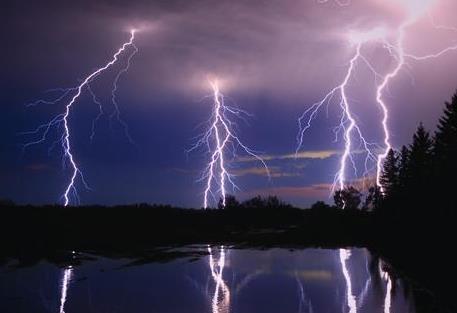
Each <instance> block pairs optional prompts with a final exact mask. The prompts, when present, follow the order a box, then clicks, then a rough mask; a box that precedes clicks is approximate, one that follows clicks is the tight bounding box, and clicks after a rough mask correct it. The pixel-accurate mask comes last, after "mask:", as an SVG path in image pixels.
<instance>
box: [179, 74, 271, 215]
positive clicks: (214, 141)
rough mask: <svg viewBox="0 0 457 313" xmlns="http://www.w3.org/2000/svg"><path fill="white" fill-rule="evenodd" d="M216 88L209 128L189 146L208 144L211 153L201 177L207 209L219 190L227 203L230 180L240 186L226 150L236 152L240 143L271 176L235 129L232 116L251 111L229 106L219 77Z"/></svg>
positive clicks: (213, 88) (262, 162)
mask: <svg viewBox="0 0 457 313" xmlns="http://www.w3.org/2000/svg"><path fill="white" fill-rule="evenodd" d="M210 85H211V88H212V90H213V94H212V100H213V111H212V116H211V119H210V121H209V125H210V126H209V127H208V129H207V130H206V131H205V132H204V133H203V134H202V135H201V136H200V138H199V139H198V141H197V143H196V144H195V145H194V146H193V147H192V148H191V149H189V150H188V152H191V151H193V150H195V149H197V148H199V147H201V146H205V147H207V149H208V153H209V154H210V161H209V163H208V165H207V166H206V168H205V170H204V172H203V174H202V176H201V178H200V180H201V181H206V183H205V191H204V200H203V207H204V208H205V209H206V208H208V206H209V198H210V196H211V197H212V198H213V199H216V197H215V192H217V193H220V195H221V200H222V206H223V207H225V204H226V196H227V187H226V185H227V184H230V185H231V186H232V188H233V190H236V189H238V187H237V185H236V184H235V182H234V181H233V175H232V174H230V172H229V171H228V165H227V160H226V153H227V151H230V152H231V153H232V155H233V156H234V157H235V156H236V151H235V150H236V149H235V148H236V147H237V146H239V147H241V149H242V150H243V151H244V152H245V153H246V154H248V155H249V156H251V157H254V158H256V159H257V160H258V161H259V162H260V163H261V164H262V165H263V167H264V168H265V171H266V174H267V175H268V176H270V172H269V169H268V166H267V164H266V163H265V161H264V160H263V159H262V158H261V157H260V156H259V155H257V153H256V152H255V151H254V150H252V149H251V148H249V147H247V146H246V145H244V144H243V143H242V142H241V140H240V138H239V137H238V136H237V134H236V133H235V130H234V128H235V127H236V123H235V122H234V121H233V120H232V119H231V117H235V118H243V116H244V115H246V114H247V112H245V111H243V110H240V109H238V108H235V107H232V106H229V105H227V104H226V103H225V98H224V95H223V94H222V93H221V92H220V89H219V84H218V82H217V81H210ZM214 186H217V187H218V189H217V191H214Z"/></svg>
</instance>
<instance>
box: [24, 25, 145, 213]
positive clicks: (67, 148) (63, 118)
mask: <svg viewBox="0 0 457 313" xmlns="http://www.w3.org/2000/svg"><path fill="white" fill-rule="evenodd" d="M135 33H136V30H134V29H133V30H131V31H130V38H129V40H128V41H127V42H125V43H123V44H122V46H121V47H120V48H119V49H118V50H117V51H116V53H115V54H114V55H113V57H112V59H111V60H110V61H108V62H107V63H106V64H105V65H104V66H102V67H100V68H98V69H96V70H95V71H94V72H92V73H91V74H89V75H88V76H87V77H86V78H84V80H83V81H82V82H81V84H79V85H78V86H77V87H74V88H66V89H57V91H61V92H62V95H60V96H59V97H57V98H56V99H54V100H52V101H46V100H38V101H36V102H33V103H31V104H29V106H33V105H37V104H56V103H59V102H60V101H63V100H64V99H65V98H66V97H67V96H69V95H71V94H73V95H72V96H71V97H70V100H69V102H68V103H67V104H66V105H65V110H64V112H63V113H60V114H58V115H56V116H55V117H54V118H52V119H51V120H50V121H49V122H48V123H46V124H43V125H40V126H38V127H37V128H36V129H35V130H34V131H31V132H25V133H23V134H26V135H31V134H41V137H40V138H39V139H38V140H35V141H32V142H29V143H26V144H25V145H24V148H26V147H28V146H31V145H35V144H38V143H42V142H43V141H45V140H46V139H47V137H48V134H49V132H50V131H51V129H52V128H53V127H62V128H63V132H62V135H61V137H60V138H59V140H57V141H56V142H54V143H53V145H52V147H53V146H54V145H55V144H57V143H60V144H61V147H62V149H63V163H64V164H69V166H70V169H71V176H70V179H69V182H68V184H67V186H66V188H65V190H64V193H63V195H62V198H63V200H64V206H68V205H69V203H70V198H71V197H72V198H73V199H75V200H76V201H77V202H78V203H79V196H78V192H77V188H76V186H75V185H76V180H77V178H78V177H79V178H80V180H81V182H82V183H83V185H84V186H85V187H86V188H89V187H88V185H87V183H86V181H85V179H84V176H83V173H82V172H81V170H80V169H79V166H78V162H77V161H76V159H75V157H74V155H73V151H72V145H71V140H70V139H71V131H70V126H69V118H70V113H71V110H72V108H73V105H74V104H75V103H76V102H77V100H78V99H79V98H80V96H81V94H82V93H83V91H84V90H85V89H87V90H88V91H89V93H90V94H91V96H92V99H93V101H94V102H95V103H96V104H97V105H98V106H99V114H98V115H97V117H96V118H95V119H94V121H93V123H92V134H91V136H90V138H91V140H92V139H93V137H94V135H95V123H96V122H97V120H98V119H99V118H100V117H101V116H102V115H103V113H104V112H103V108H102V104H101V103H100V101H99V100H98V99H97V98H96V96H95V94H94V92H93V91H92V89H91V86H90V83H91V82H92V81H94V79H95V78H97V77H98V76H99V75H100V74H102V73H103V72H104V71H106V70H108V69H109V68H111V67H112V66H113V65H115V64H116V63H117V62H118V61H119V57H120V56H121V54H122V53H124V52H125V51H126V50H127V49H128V48H129V47H131V48H132V49H133V51H132V52H131V53H130V54H129V56H128V58H127V65H126V66H125V67H124V68H122V69H121V70H120V71H119V72H118V74H117V75H116V78H115V80H114V83H113V89H112V93H111V94H112V102H113V105H114V108H115V110H114V113H113V115H112V116H114V117H116V118H117V119H118V121H119V122H120V123H121V125H122V126H123V127H124V130H125V133H126V136H127V138H128V139H129V140H130V141H131V142H132V140H131V137H130V135H129V132H128V127H127V124H126V123H125V122H124V121H123V120H122V119H121V118H120V110H119V106H118V104H117V101H116V91H117V83H118V81H119V79H120V77H121V75H122V74H123V73H125V72H127V70H128V68H129V66H130V61H131V59H132V58H133V56H134V55H135V54H136V53H137V52H138V48H137V47H136V45H135V44H134V40H135Z"/></svg>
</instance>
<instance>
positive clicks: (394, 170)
mask: <svg viewBox="0 0 457 313" xmlns="http://www.w3.org/2000/svg"><path fill="white" fill-rule="evenodd" d="M398 177H399V173H398V157H397V153H396V152H395V151H394V150H393V149H390V150H389V152H388V154H387V157H386V159H385V161H384V167H383V171H382V175H381V185H382V189H383V192H384V196H385V197H386V198H387V199H388V198H393V197H394V196H395V194H396V193H397V192H398V183H399V181H398Z"/></svg>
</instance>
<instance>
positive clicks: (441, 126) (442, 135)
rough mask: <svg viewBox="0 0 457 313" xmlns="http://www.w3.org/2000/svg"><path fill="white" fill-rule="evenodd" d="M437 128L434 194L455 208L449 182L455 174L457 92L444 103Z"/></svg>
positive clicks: (454, 200)
mask: <svg viewBox="0 0 457 313" xmlns="http://www.w3.org/2000/svg"><path fill="white" fill-rule="evenodd" d="M437 128H438V129H437V131H436V133H435V138H434V139H435V140H434V141H435V142H434V147H433V156H434V166H433V169H434V184H435V185H434V186H435V194H436V196H438V199H441V200H442V201H441V202H442V205H443V204H444V205H446V206H448V207H454V208H455V206H456V205H457V203H456V202H457V200H456V199H455V197H454V195H453V194H452V190H453V189H454V188H455V187H454V186H453V184H451V183H450V182H451V181H453V180H454V178H455V177H456V175H457V93H455V94H454V96H453V97H452V100H451V102H446V103H445V108H444V112H443V116H442V117H441V118H440V120H439V122H438V126H437ZM451 194H452V196H450V195H451Z"/></svg>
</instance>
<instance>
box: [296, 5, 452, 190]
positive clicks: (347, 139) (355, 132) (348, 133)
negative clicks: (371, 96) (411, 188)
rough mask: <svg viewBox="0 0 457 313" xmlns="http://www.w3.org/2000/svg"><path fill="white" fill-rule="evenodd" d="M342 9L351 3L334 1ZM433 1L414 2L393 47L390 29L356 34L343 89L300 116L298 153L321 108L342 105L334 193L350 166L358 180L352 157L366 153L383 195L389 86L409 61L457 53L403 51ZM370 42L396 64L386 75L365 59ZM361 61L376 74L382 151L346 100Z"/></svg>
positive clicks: (367, 168)
mask: <svg viewBox="0 0 457 313" xmlns="http://www.w3.org/2000/svg"><path fill="white" fill-rule="evenodd" d="M318 2H319V3H324V2H327V0H318ZM335 2H336V3H337V4H338V5H340V6H347V5H349V4H350V2H349V1H347V2H341V1H335ZM431 2H432V1H424V3H422V2H421V3H418V4H416V3H415V2H414V3H413V2H411V4H409V3H408V4H409V6H408V9H409V11H408V13H409V14H408V15H407V17H406V18H405V19H404V20H403V21H402V23H401V24H400V26H399V27H398V28H397V29H396V31H395V32H394V37H395V41H394V43H390V42H389V41H388V40H387V38H388V34H387V29H384V28H375V29H373V30H372V31H369V32H364V33H356V35H355V36H354V34H352V36H350V39H351V40H350V41H351V42H352V43H355V44H356V51H355V53H354V55H353V56H352V58H351V60H350V62H349V66H348V68H347V70H346V74H345V76H344V79H343V81H342V82H341V83H340V85H338V86H336V87H334V88H333V89H331V90H330V92H328V93H327V94H326V95H325V96H324V97H323V98H322V100H320V101H318V102H316V103H314V104H313V105H311V106H310V107H309V108H307V109H306V110H305V112H304V113H303V114H302V115H301V116H300V118H299V120H298V124H299V132H298V135H297V148H296V153H298V152H299V150H300V149H301V148H302V146H303V142H304V135H305V133H306V131H307V130H308V129H309V128H310V127H311V126H312V122H313V120H314V119H315V118H316V116H317V114H318V113H319V111H320V109H321V107H322V106H324V105H325V104H326V105H327V106H328V104H329V103H331V102H332V100H333V99H334V98H335V97H337V98H338V99H339V105H340V107H341V110H342V114H341V119H340V124H339V125H338V126H337V127H335V140H338V137H339V136H338V134H339V132H340V131H342V132H343V136H342V138H343V141H344V149H343V151H342V153H341V157H340V161H339V169H338V171H337V173H336V174H335V179H334V183H333V188H332V193H333V192H334V191H335V189H336V188H339V189H340V190H341V189H343V188H345V187H346V185H347V178H346V171H347V167H348V163H351V164H352V167H353V168H354V171H355V176H357V172H356V165H355V162H354V159H353V157H352V155H353V153H355V152H357V153H360V151H363V153H364V154H365V161H364V166H365V171H364V173H363V176H368V175H370V172H371V171H372V169H373V168H374V169H375V170H376V173H375V175H376V184H377V186H378V188H380V190H381V192H383V189H382V185H381V179H380V177H381V173H382V169H383V163H384V160H385V158H386V157H387V154H388V152H389V150H390V149H392V148H393V145H392V142H391V132H390V129H389V117H390V116H389V106H388V103H387V102H386V100H385V98H386V92H387V91H388V89H389V86H390V84H391V83H392V81H393V80H394V79H395V78H396V77H397V76H398V75H399V73H400V72H401V71H402V70H403V69H404V68H406V67H407V66H408V64H407V62H406V60H407V59H411V60H413V61H426V60H430V59H435V58H439V57H441V56H443V55H444V54H446V53H449V52H452V51H457V44H454V45H451V46H448V47H446V48H444V49H441V50H439V51H437V52H434V53H431V54H427V55H421V56H418V55H414V54H411V53H407V52H406V50H405V47H404V41H405V37H406V29H407V28H408V27H409V26H411V25H412V24H414V23H415V22H417V20H418V19H419V18H420V17H421V16H423V14H424V9H427V8H428V7H427V6H429V5H430V4H431ZM429 16H430V18H431V20H432V24H433V26H434V27H435V28H436V29H438V30H446V31H457V28H455V27H449V26H445V25H438V24H436V23H435V22H434V20H433V18H432V17H431V15H429ZM367 42H379V43H381V44H382V45H383V47H384V48H386V49H387V50H388V52H389V54H390V56H391V57H392V58H393V59H394V60H395V65H394V67H393V68H392V69H390V70H389V71H388V72H387V73H384V74H380V73H379V72H377V71H376V70H375V68H374V67H373V66H372V65H371V64H370V62H369V61H368V60H367V59H366V58H365V57H364V56H363V54H362V52H361V51H362V48H363V45H364V44H365V43H367ZM359 61H363V62H364V63H365V65H366V66H367V68H368V69H369V70H370V71H371V72H372V73H373V74H374V76H375V79H376V95H375V102H376V103H377V106H378V107H379V109H380V111H381V114H382V117H381V120H380V123H381V125H382V133H383V140H382V147H381V146H378V145H377V144H375V143H370V142H368V141H367V140H366V139H365V138H364V136H363V133H362V130H361V128H360V127H359V126H358V123H357V120H356V118H355V115H354V113H353V111H352V108H351V100H350V99H349V98H348V96H347V91H348V87H349V83H350V81H351V78H352V77H354V75H355V74H356V71H357V68H356V66H357V63H358V62H359ZM355 136H357V139H358V140H359V142H360V143H361V148H362V149H361V150H360V149H359V150H357V149H356V147H354V143H353V140H354V137H355ZM371 162H373V163H374V166H373V168H370V166H369V164H371Z"/></svg>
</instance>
